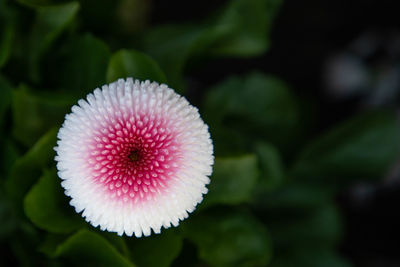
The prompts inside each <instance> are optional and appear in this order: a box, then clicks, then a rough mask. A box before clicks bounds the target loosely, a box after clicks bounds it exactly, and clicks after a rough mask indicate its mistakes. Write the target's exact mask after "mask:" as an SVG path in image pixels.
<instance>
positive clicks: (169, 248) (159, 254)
mask: <svg viewBox="0 0 400 267" xmlns="http://www.w3.org/2000/svg"><path fill="white" fill-rule="evenodd" d="M173 230H174V229H169V230H164V231H163V232H162V233H161V234H159V235H152V236H150V237H146V238H139V239H137V238H135V239H131V240H129V241H130V245H129V247H130V248H131V252H132V258H133V261H134V262H135V263H136V264H137V265H138V266H141V267H151V266H157V267H168V266H170V265H171V263H172V261H173V260H174V259H175V258H176V257H177V256H178V255H179V253H180V251H181V249H182V237H181V236H179V235H177V234H176V233H175V232H174V231H173ZM149 251H151V255H150V254H149Z"/></svg>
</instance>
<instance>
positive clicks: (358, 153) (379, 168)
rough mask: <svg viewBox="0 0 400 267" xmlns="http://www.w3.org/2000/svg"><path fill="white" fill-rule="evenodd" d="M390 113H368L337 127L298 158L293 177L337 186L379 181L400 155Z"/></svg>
mask: <svg viewBox="0 0 400 267" xmlns="http://www.w3.org/2000/svg"><path fill="white" fill-rule="evenodd" d="M399 136H400V124H399V122H398V120H397V118H396V115H395V113H394V112H382V111H376V112H368V113H365V114H361V115H359V116H356V117H354V118H352V119H350V120H349V121H347V122H345V123H343V124H341V125H339V126H337V127H336V128H334V129H333V130H331V131H330V132H328V133H327V134H325V135H323V136H321V137H320V138H318V139H316V140H315V141H314V142H312V143H311V144H310V145H309V146H308V147H306V149H305V150H304V152H303V153H302V154H301V155H300V157H299V159H298V161H297V163H296V164H295V166H294V170H293V175H294V176H299V177H305V178H306V179H314V180H321V182H323V183H325V184H326V183H327V182H329V181H330V184H332V185H333V184H334V185H339V184H342V183H346V182H351V181H353V180H354V179H376V178H381V177H382V176H383V175H384V174H385V173H386V172H387V171H388V168H389V167H390V165H391V164H393V163H394V162H395V160H396V159H398V157H399V155H400V139H399Z"/></svg>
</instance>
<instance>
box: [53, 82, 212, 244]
mask: <svg viewBox="0 0 400 267" xmlns="http://www.w3.org/2000/svg"><path fill="white" fill-rule="evenodd" d="M55 150H56V152H57V155H56V158H55V159H56V161H57V169H58V175H59V176H60V178H61V179H62V180H63V181H62V183H61V185H62V186H63V187H64V189H65V194H66V195H67V196H70V197H71V201H70V204H71V205H72V206H74V207H75V210H76V212H78V213H80V212H82V216H83V217H84V218H85V219H86V221H88V222H90V223H91V224H92V225H93V226H95V227H97V226H100V229H102V230H107V231H110V232H117V233H118V234H119V235H122V234H124V233H125V234H126V235H128V236H131V235H132V234H135V236H137V237H140V236H142V235H145V236H148V235H150V234H151V230H153V231H154V233H160V230H161V227H164V228H168V227H170V226H171V224H172V225H173V226H177V225H178V224H179V221H180V220H183V219H185V218H187V217H188V212H192V211H193V210H194V209H195V207H196V205H197V204H198V203H200V202H201V201H202V199H203V194H206V193H207V188H206V185H207V184H208V183H209V181H210V180H209V176H210V175H211V172H212V164H213V162H214V157H213V145H212V141H211V139H210V134H209V132H208V126H207V125H206V124H204V122H203V120H202V119H201V118H200V115H199V112H198V110H197V108H195V107H193V106H191V105H190V104H189V102H188V101H187V100H186V99H185V98H184V97H182V96H179V95H178V94H176V93H175V92H174V91H173V90H172V89H170V88H168V86H167V85H165V84H161V85H159V84H157V83H155V82H153V83H150V82H149V81H145V82H140V81H139V80H135V81H134V80H133V79H131V78H128V79H127V80H126V81H125V80H122V79H120V80H118V81H117V82H114V83H111V84H109V85H104V86H103V87H102V89H96V90H94V92H93V93H91V94H89V95H88V96H87V98H86V100H82V99H81V100H79V101H78V105H76V106H73V107H72V112H71V113H70V114H68V115H66V117H65V121H64V123H63V125H62V127H61V128H60V130H59V132H58V141H57V146H56V147H55Z"/></svg>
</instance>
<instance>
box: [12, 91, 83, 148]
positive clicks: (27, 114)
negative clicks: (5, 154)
mask: <svg viewBox="0 0 400 267" xmlns="http://www.w3.org/2000/svg"><path fill="white" fill-rule="evenodd" d="M75 102H76V99H75V97H73V96H71V95H70V94H69V93H68V94H65V93H61V92H52V93H34V92H32V91H31V90H30V89H28V88H27V87H26V86H24V85H21V86H20V87H19V88H18V89H17V90H15V91H14V94H13V103H12V111H13V122H14V125H13V130H12V133H13V136H14V137H15V138H16V139H17V140H18V141H20V142H21V143H22V144H24V145H26V146H31V145H32V144H34V143H35V142H36V141H37V140H38V138H39V137H40V136H42V135H43V134H44V133H45V132H46V131H48V130H49V129H50V128H52V127H59V126H61V123H62V122H63V120H64V117H65V114H67V113H68V112H69V111H70V109H71V106H72V105H73V104H75Z"/></svg>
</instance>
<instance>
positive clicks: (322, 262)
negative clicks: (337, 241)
mask: <svg viewBox="0 0 400 267" xmlns="http://www.w3.org/2000/svg"><path fill="white" fill-rule="evenodd" d="M269 266H271V267H292V266H298V267H321V266H323V267H350V266H352V265H351V264H350V262H348V261H347V260H345V259H344V258H342V257H341V256H340V255H338V253H337V252H336V251H335V250H333V249H329V248H328V249H327V248H324V247H318V246H316V247H314V248H308V247H302V246H299V247H296V248H295V249H293V250H292V251H290V252H288V253H285V254H283V255H282V256H278V257H277V258H275V259H274V260H273V262H272V263H271V265H269Z"/></svg>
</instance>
